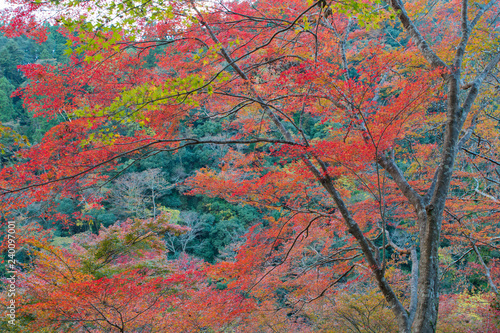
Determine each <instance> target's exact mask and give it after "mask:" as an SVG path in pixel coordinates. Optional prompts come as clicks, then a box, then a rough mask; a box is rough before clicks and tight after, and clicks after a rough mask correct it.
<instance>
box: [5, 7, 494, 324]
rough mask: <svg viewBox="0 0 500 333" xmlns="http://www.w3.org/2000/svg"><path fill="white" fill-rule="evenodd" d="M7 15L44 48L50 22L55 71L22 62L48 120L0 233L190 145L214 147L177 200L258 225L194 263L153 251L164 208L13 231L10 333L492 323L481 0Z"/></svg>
mask: <svg viewBox="0 0 500 333" xmlns="http://www.w3.org/2000/svg"><path fill="white" fill-rule="evenodd" d="M12 3H17V4H18V6H17V7H15V8H14V7H13V8H12V9H10V10H6V11H5V12H4V19H5V21H6V22H7V21H8V22H10V23H9V24H7V25H6V26H4V27H3V31H4V33H5V34H6V35H8V36H15V35H19V34H27V35H29V36H31V37H32V38H36V39H37V40H40V41H43V40H44V36H45V33H46V28H45V27H44V26H43V25H42V24H39V23H37V22H39V20H40V19H41V17H42V14H40V13H42V10H46V11H52V10H54V11H55V10H56V9H57V10H58V13H59V14H57V17H56V19H55V21H52V22H50V23H51V24H58V25H59V26H60V27H59V31H60V32H61V33H62V34H63V35H64V36H65V37H66V38H67V40H68V43H67V45H68V49H67V54H68V56H69V61H68V62H67V63H65V64H63V63H59V64H56V65H54V64H47V63H45V64H44V63H39V64H24V65H22V66H19V70H20V71H22V73H23V74H24V76H25V78H26V82H27V83H26V84H25V85H24V86H21V87H19V88H18V89H17V90H16V91H15V92H14V95H15V96H17V97H20V98H22V100H23V103H24V106H25V108H27V109H28V110H29V111H30V112H31V113H32V115H33V117H44V118H46V119H48V120H52V121H53V120H57V122H56V124H55V125H54V126H52V127H51V128H50V130H48V131H47V132H46V133H45V135H44V137H43V139H42V140H41V141H40V142H38V143H36V144H34V145H32V146H30V147H18V148H16V152H17V156H16V160H15V162H13V163H11V164H9V165H4V166H2V168H1V169H0V195H1V196H2V201H1V203H0V212H2V217H3V220H5V221H6V220H8V219H13V218H16V217H17V216H18V215H19V211H21V210H23V209H27V208H28V207H30V206H31V205H34V204H36V203H40V202H44V203H47V207H46V209H45V211H44V212H43V214H44V216H47V217H49V216H50V218H52V219H54V221H57V223H62V224H71V223H72V221H73V222H74V221H76V220H78V221H84V220H87V221H88V220H89V217H88V216H86V214H85V211H81V212H80V213H75V214H74V215H73V216H69V215H67V214H66V215H65V214H61V213H59V212H58V211H57V205H56V204H55V199H56V198H57V200H60V199H62V198H70V199H72V200H76V199H79V200H81V201H82V202H83V199H81V198H83V197H84V198H85V200H84V201H85V205H86V206H85V207H86V208H87V209H91V208H92V209H94V208H95V209H104V206H105V205H104V203H103V202H104V201H106V195H98V194H97V191H96V192H92V189H94V188H99V187H103V186H105V185H106V184H107V183H108V182H110V181H113V180H114V179H115V178H116V177H118V176H119V175H120V173H122V172H124V171H126V169H127V168H128V167H129V164H130V163H131V162H129V161H133V162H132V163H136V162H137V161H139V162H140V161H143V160H146V159H147V158H150V157H152V156H156V155H157V154H160V153H165V152H168V153H171V154H178V152H179V151H180V150H182V149H189V148H191V147H194V146H200V145H204V146H205V147H220V146H224V147H225V148H226V149H225V150H224V152H223V156H221V158H220V159H219V160H217V162H216V163H213V164H212V165H204V166H202V167H201V168H199V169H198V170H197V171H196V172H194V173H192V174H189V175H186V176H185V178H184V179H183V180H182V191H183V193H184V194H185V195H186V196H204V197H208V198H213V200H216V198H218V199H223V200H224V201H225V202H228V203H231V204H234V205H247V206H251V207H255V208H256V209H258V210H259V212H261V213H262V215H261V217H260V220H259V221H258V223H255V224H254V225H252V226H251V227H250V228H248V230H247V232H246V234H245V235H244V236H243V237H240V239H239V241H240V242H239V243H238V245H240V246H238V247H237V249H236V251H235V255H234V256H233V257H230V258H225V259H224V260H222V259H221V260H219V261H218V262H215V263H212V264H208V263H204V262H201V261H200V260H198V259H195V258H193V257H189V256H187V255H182V256H181V257H180V258H177V259H175V260H173V259H172V258H170V259H169V258H168V254H167V252H168V251H167V250H166V247H165V243H164V238H162V237H163V236H164V235H165V234H166V233H169V234H171V235H177V234H179V233H183V232H188V231H189V228H186V227H183V226H182V225H179V224H178V223H177V217H175V218H172V214H174V213H172V211H171V210H166V212H164V213H163V215H160V216H159V217H158V216H154V217H150V218H142V219H129V220H126V221H123V222H117V223H116V224H114V225H112V226H109V227H107V228H104V227H103V228H101V229H100V230H99V231H98V232H97V231H94V234H88V233H87V234H79V235H75V236H73V243H72V245H71V246H70V247H69V248H61V247H57V246H54V245H52V244H51V243H50V240H48V239H47V238H46V239H42V238H41V236H40V237H39V236H36V237H35V236H33V237H31V238H30V237H27V238H26V240H25V242H24V243H23V246H25V247H26V249H27V250H26V251H28V252H29V253H30V260H29V261H28V262H27V263H25V265H23V266H20V269H22V282H20V285H19V288H20V290H21V292H20V294H19V297H20V298H19V302H20V304H22V307H21V308H20V311H21V314H22V316H23V317H22V318H23V320H24V325H25V328H24V331H26V332H28V331H30V332H34V331H36V330H37V329H39V328H41V327H42V328H43V329H47V330H49V331H50V330H58V331H75V332H79V331H85V330H86V331H90V332H114V331H116V332H195V331H199V332H212V331H213V332H225V331H227V332H229V331H237V332H261V331H265V332H344V331H349V330H350V331H356V332H368V331H375V332H392V331H400V332H410V331H414V332H431V331H435V330H436V329H437V330H438V331H440V332H472V331H476V332H479V331H483V332H495V331H498V330H500V326H499V325H500V322H499V321H498V314H499V311H500V306H499V305H498V304H499V303H498V302H499V299H498V289H496V288H497V286H498V283H499V276H500V275H499V269H500V262H499V259H498V258H499V255H498V244H499V240H500V239H499V237H498V234H499V224H498V221H499V219H500V214H499V213H500V205H499V198H500V194H499V193H500V192H499V188H498V185H499V184H500V174H499V173H498V166H499V165H500V163H499V162H498V161H499V160H500V158H499V154H500V142H499V138H500V136H499V135H498V121H499V119H500V110H499V107H498V91H499V90H498V87H499V85H498V80H497V76H496V75H497V74H498V69H499V68H498V62H499V60H500V53H498V44H499V42H500V30H499V29H500V21H499V19H498V17H499V15H498V14H499V11H500V4H499V3H497V2H496V1H491V2H488V1H481V0H478V1H476V0H471V1H458V0H453V1H437V2H432V3H430V2H428V1H420V0H419V1H411V2H408V3H407V4H405V5H403V3H402V2H401V1H399V0H391V1H388V2H380V1H371V0H366V1H365V0H363V1H346V2H335V1H318V2H310V1H295V0H290V1H265V0H263V1H254V2H251V1H235V2H226V1H224V2H220V3H210V4H208V3H204V2H198V1H159V2H132V1H130V2H113V1H86V2H78V3H73V2H66V1H61V2H51V1H49V2H43V3H36V4H35V3H32V2H29V1H26V2H25V1H12ZM405 6H406V7H405ZM82 13H90V14H85V15H86V16H85V15H84V16H80V14H82ZM92 13H99V14H92ZM159 48H161V51H160V52H156V53H155V50H158V49H159ZM151 56H153V57H154V65H148V62H147V59H150V58H148V57H151ZM205 124H212V125H213V126H214V127H216V128H218V129H219V130H218V131H217V133H216V134H214V135H199V133H200V132H199V131H197V128H198V127H199V126H202V125H205ZM0 128H1V127H0ZM127 163H129V164H127ZM85 191H86V192H85ZM82 193H85V194H82ZM37 232H42V231H37ZM28 234H31V235H35V234H36V232H34V231H30V233H28ZM37 235H38V234H37ZM470 279H476V281H478V282H477V283H476V284H477V285H480V290H472V288H468V287H467V286H468V285H469V284H468V282H467V281H469V280H470ZM443 281H445V282H443ZM446 281H448V282H446ZM440 285H441V289H442V290H444V291H445V292H440V290H439V286H440ZM438 305H439V312H438V311H437V309H438Z"/></svg>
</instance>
